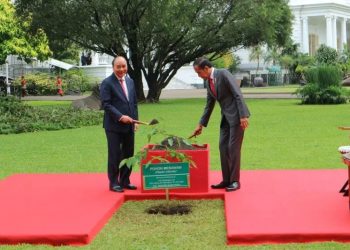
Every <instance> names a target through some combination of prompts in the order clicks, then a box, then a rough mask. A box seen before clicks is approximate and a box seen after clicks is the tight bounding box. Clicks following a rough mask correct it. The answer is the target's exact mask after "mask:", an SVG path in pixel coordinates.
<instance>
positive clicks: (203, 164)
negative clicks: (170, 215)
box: [141, 144, 210, 193]
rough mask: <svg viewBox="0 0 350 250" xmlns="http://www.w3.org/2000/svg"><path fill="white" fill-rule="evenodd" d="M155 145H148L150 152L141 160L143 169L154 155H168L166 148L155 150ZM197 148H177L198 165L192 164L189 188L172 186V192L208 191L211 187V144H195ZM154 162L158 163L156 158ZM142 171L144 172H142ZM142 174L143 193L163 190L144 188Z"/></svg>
mask: <svg viewBox="0 0 350 250" xmlns="http://www.w3.org/2000/svg"><path fill="white" fill-rule="evenodd" d="M153 146H154V145H152V144H150V145H147V148H148V149H149V150H148V153H147V156H146V158H145V159H144V160H143V161H142V162H141V171H142V168H143V165H145V164H146V163H147V162H148V161H149V160H151V159H152V156H161V157H164V156H165V155H166V151H165V150H153V149H152V148H153ZM192 146H194V147H195V148H196V149H194V150H177V151H178V152H181V153H184V154H186V155H188V156H189V157H191V159H192V160H193V161H194V162H195V163H196V166H192V165H191V166H190V187H189V188H172V189H170V190H169V192H170V193H201V192H203V193H206V192H208V187H209V162H210V160H209V145H208V144H204V145H201V146H199V145H196V144H193V145H192ZM166 159H167V160H169V161H170V162H176V161H178V160H176V159H172V158H169V157H167V158H166ZM152 163H157V161H156V160H154V161H153V162H152ZM141 173H142V172H141ZM142 176H143V175H142V174H141V192H143V193H159V191H162V190H161V189H158V190H145V189H144V188H143V178H142Z"/></svg>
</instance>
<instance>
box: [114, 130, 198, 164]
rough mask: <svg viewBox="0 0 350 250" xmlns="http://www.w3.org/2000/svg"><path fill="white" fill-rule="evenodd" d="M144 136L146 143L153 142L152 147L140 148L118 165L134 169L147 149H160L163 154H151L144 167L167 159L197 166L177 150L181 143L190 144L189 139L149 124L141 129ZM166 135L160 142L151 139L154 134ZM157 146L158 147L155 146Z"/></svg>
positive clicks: (145, 155) (144, 156)
mask: <svg viewBox="0 0 350 250" xmlns="http://www.w3.org/2000/svg"><path fill="white" fill-rule="evenodd" d="M143 132H144V135H145V137H146V138H147V144H154V148H144V147H143V148H142V149H141V150H139V151H138V152H136V153H135V154H134V155H133V156H132V157H129V158H126V159H124V160H122V161H121V162H120V164H119V167H122V166H124V165H126V166H127V167H129V168H130V167H133V168H134V169H135V168H137V167H139V166H140V164H141V162H142V160H144V159H145V158H146V157H147V153H148V151H149V150H153V149H156V150H162V151H165V155H164V156H152V158H151V159H150V160H149V161H148V162H147V163H146V167H147V166H148V165H149V164H151V163H155V162H169V159H172V160H175V161H179V162H189V163H190V166H192V167H197V166H196V163H195V162H194V161H193V160H192V159H191V157H190V156H188V155H187V154H185V153H182V152H179V151H178V150H179V149H181V144H185V145H188V146H190V147H191V146H192V144H191V141H190V140H188V139H185V138H182V137H178V136H174V135H170V134H169V133H168V132H166V131H165V130H164V129H161V128H159V126H158V125H151V126H149V127H146V128H145V130H144V131H143ZM159 135H160V136H162V137H163V138H164V137H166V138H165V139H164V140H163V141H162V142H161V143H155V142H153V141H152V139H153V138H154V137H155V136H159ZM157 146H158V147H157Z"/></svg>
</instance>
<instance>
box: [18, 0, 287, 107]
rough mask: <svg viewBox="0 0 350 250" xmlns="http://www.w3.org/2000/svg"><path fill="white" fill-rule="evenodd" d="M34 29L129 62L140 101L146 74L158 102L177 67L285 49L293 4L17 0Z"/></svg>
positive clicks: (280, 0) (272, 0) (276, 0)
mask: <svg viewBox="0 0 350 250" xmlns="http://www.w3.org/2000/svg"><path fill="white" fill-rule="evenodd" d="M16 6H17V9H18V11H19V13H21V14H22V15H24V16H28V15H32V17H33V27H34V28H43V29H44V30H45V32H46V33H47V34H48V36H49V38H50V39H55V40H64V39H69V40H71V41H74V42H75V43H76V44H78V45H79V46H81V47H83V48H86V49H91V50H94V51H97V52H101V53H106V54H109V55H112V56H115V55H123V56H125V57H126V58H127V60H128V66H129V74H130V75H131V77H132V78H133V79H134V80H135V83H136V88H137V96H138V99H139V100H145V96H144V93H143V84H142V73H143V74H144V76H145V79H146V82H147V85H148V87H149V92H148V95H147V100H149V101H157V100H159V96H160V93H161V90H162V89H163V88H164V87H166V86H167V84H168V83H169V81H170V80H171V78H172V77H173V76H174V75H175V74H176V72H177V71H178V69H179V68H180V67H182V66H183V65H185V64H188V63H190V62H192V61H193V60H194V59H195V58H197V57H199V56H203V55H208V54H210V55H212V59H215V58H216V57H219V56H221V55H223V54H225V53H227V52H228V51H229V50H230V49H232V48H237V47H241V46H252V45H257V44H261V43H266V44H278V45H283V44H284V43H285V42H286V41H287V40H288V38H289V35H290V32H291V12H290V9H289V6H288V1H287V0H264V1H261V0H235V1H234V0H216V1H212V0H119V1H114V0H105V1H98V0H89V1H86V0H75V1H71V0H61V1H56V0H46V1H42V0H17V1H16Z"/></svg>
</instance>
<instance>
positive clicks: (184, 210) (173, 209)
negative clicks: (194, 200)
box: [146, 204, 192, 215]
mask: <svg viewBox="0 0 350 250" xmlns="http://www.w3.org/2000/svg"><path fill="white" fill-rule="evenodd" d="M191 211H192V209H191V206H190V205H185V204H184V205H181V204H180V205H157V206H153V207H150V208H148V209H146V213H148V214H163V215H176V214H177V215H184V214H189V213H190V212H191Z"/></svg>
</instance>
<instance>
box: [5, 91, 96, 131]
mask: <svg viewBox="0 0 350 250" xmlns="http://www.w3.org/2000/svg"><path fill="white" fill-rule="evenodd" d="M101 122H102V112H100V111H92V110H77V109H73V108H72V107H64V106H63V107H31V106H28V105H25V104H23V103H22V102H21V101H20V100H19V99H17V98H15V97H11V96H8V97H0V134H13V133H24V132H34V131H41V130H60V129H67V128H79V127H83V126H91V125H98V124H101Z"/></svg>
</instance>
